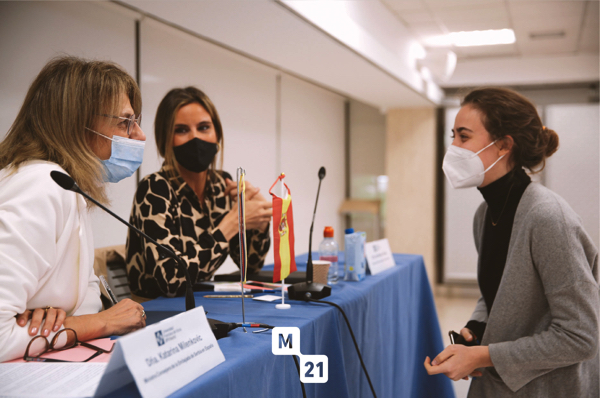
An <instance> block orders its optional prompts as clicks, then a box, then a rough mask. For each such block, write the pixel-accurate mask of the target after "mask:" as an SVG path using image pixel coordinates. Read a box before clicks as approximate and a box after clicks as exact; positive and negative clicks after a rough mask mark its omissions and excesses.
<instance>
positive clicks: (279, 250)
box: [269, 173, 296, 282]
mask: <svg viewBox="0 0 600 398" xmlns="http://www.w3.org/2000/svg"><path fill="white" fill-rule="evenodd" d="M284 178H285V174H283V173H281V175H280V176H279V177H277V179H276V180H275V182H274V183H273V185H272V186H271V189H269V193H270V194H271V196H272V197H273V248H274V255H275V268H274V271H273V282H279V281H280V280H282V279H285V278H286V277H287V276H288V275H289V274H291V273H292V272H295V271H296V259H295V253H294V216H293V212H292V193H291V192H290V188H288V186H287V185H286V184H285V183H284V182H283V179H284ZM279 181H281V183H282V184H283V186H284V187H285V189H286V190H287V194H286V197H285V198H280V197H279V196H277V195H275V194H274V193H273V192H271V191H272V190H273V187H275V185H276V184H277V182H279Z"/></svg>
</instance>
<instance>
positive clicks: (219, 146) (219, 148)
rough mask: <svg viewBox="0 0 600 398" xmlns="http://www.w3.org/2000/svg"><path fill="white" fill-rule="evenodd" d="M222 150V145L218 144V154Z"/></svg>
mask: <svg viewBox="0 0 600 398" xmlns="http://www.w3.org/2000/svg"><path fill="white" fill-rule="evenodd" d="M220 150H221V144H219V143H218V142H217V152H219V151H220Z"/></svg>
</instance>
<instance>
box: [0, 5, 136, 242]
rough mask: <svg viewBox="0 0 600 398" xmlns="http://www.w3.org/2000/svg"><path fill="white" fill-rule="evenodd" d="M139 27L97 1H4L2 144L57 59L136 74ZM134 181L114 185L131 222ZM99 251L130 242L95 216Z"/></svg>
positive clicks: (0, 17) (116, 200)
mask: <svg viewBox="0 0 600 398" xmlns="http://www.w3.org/2000/svg"><path fill="white" fill-rule="evenodd" d="M134 27H135V22H134V16H132V13H131V12H130V11H128V10H125V9H122V8H121V7H116V6H114V5H105V4H98V3H92V2H0V36H1V37H2V38H3V39H2V40H1V41H0V54H2V57H0V140H1V139H3V138H4V135H5V134H6V132H7V131H8V129H9V128H10V125H11V124H12V122H13V121H14V119H15V117H16V115H17V113H18V111H19V109H20V108H21V105H22V103H23V99H24V98H25V94H26V92H27V89H28V88H29V85H30V84H31V82H32V81H33V80H34V79H35V77H36V76H37V74H38V73H39V71H40V70H41V69H42V67H43V66H44V65H45V64H46V63H47V62H48V60H49V59H50V58H52V57H55V56H58V55H62V54H68V55H75V56H80V57H85V58H96V59H102V60H110V61H114V62H116V63H118V64H119V65H121V66H123V67H124V68H125V69H126V70H127V71H128V72H129V73H130V74H132V75H133V74H134V72H135V36H134V31H135V28H134ZM135 187H136V182H135V179H134V177H132V178H128V179H125V180H123V181H121V182H119V183H118V184H109V188H108V194H109V198H110V199H111V202H112V204H111V206H110V207H111V209H112V210H113V211H114V212H115V213H117V214H118V215H120V216H121V217H125V218H128V217H129V211H130V208H131V198H132V197H133V194H134V192H135ZM92 221H93V232H94V243H95V246H96V247H102V246H107V245H116V244H124V243H125V235H126V232H127V231H126V227H125V226H123V225H122V224H120V223H119V222H118V221H116V220H114V219H113V218H112V217H111V216H109V215H107V214H105V213H103V212H101V211H100V210H95V211H93V213H92Z"/></svg>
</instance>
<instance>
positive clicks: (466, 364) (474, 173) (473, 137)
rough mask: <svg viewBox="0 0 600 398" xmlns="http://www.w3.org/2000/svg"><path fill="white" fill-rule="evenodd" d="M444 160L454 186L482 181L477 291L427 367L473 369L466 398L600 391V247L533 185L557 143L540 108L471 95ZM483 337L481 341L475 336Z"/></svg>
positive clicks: (504, 94)
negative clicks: (454, 339)
mask: <svg viewBox="0 0 600 398" xmlns="http://www.w3.org/2000/svg"><path fill="white" fill-rule="evenodd" d="M453 132H454V141H453V144H452V146H451V147H450V148H449V149H448V153H447V154H446V156H445V158H444V164H443V169H444V172H445V174H446V177H447V178H448V180H449V182H450V184H451V185H452V186H453V187H454V188H467V187H478V189H479V191H480V192H481V194H482V195H483V197H484V199H485V201H484V202H483V203H482V204H481V206H480V207H479V209H478V210H477V212H476V214H475V219H474V222H473V234H474V237H475V246H476V248H477V252H478V254H479V260H478V282H479V287H480V290H481V294H482V295H481V298H480V299H479V301H478V303H477V306H476V308H475V311H474V312H473V315H472V316H471V320H470V321H469V322H468V323H467V325H466V327H465V328H463V329H462V330H461V334H462V335H463V337H464V338H465V339H466V340H467V341H468V342H469V343H475V345H473V346H465V345H459V344H455V345H451V346H449V347H447V348H446V349H445V350H444V351H442V352H441V353H440V354H439V355H438V356H437V357H436V358H434V359H433V361H430V359H429V358H426V360H425V367H426V368H427V371H428V372H429V374H439V373H443V374H445V375H447V376H448V377H450V378H451V379H453V380H459V379H461V378H468V376H469V375H471V376H473V377H475V378H474V379H473V381H472V382H471V387H470V390H469V397H517V396H518V397H528V398H529V397H598V396H599V395H600V391H599V380H600V373H599V356H598V344H599V336H598V321H599V313H600V310H599V308H600V294H599V293H600V289H599V285H598V250H597V248H596V247H595V246H594V244H593V243H592V241H591V239H590V237H589V236H588V235H587V233H586V232H585V231H584V229H583V227H582V225H581V221H580V218H579V216H577V214H575V212H574V211H573V210H572V209H571V207H570V206H569V205H568V204H567V203H566V202H565V201H564V200H563V199H562V198H561V197H560V196H558V195H557V194H555V193H554V192H552V191H550V190H549V189H547V188H545V187H543V186H542V185H540V184H536V183H532V182H531V179H530V178H529V176H528V175H527V174H526V173H525V171H524V168H525V169H528V170H529V171H536V170H537V171H539V170H541V169H542V168H543V167H544V165H545V159H546V158H547V157H549V156H551V155H552V154H553V153H554V152H555V151H556V150H557V149H558V135H557V134H556V133H555V132H554V131H552V130H550V129H547V128H546V127H544V126H543V125H542V123H541V120H540V118H539V115H538V114H537V111H536V109H535V107H534V106H533V105H532V104H531V103H530V102H529V101H528V100H527V99H526V98H524V97H522V96H521V95H519V94H517V93H515V92H513V91H510V90H506V89H498V88H486V89H479V90H475V91H473V92H471V93H470V94H469V95H467V96H466V97H465V99H464V101H463V104H462V107H461V109H460V112H459V113H458V115H457V117H456V121H455V125H454V129H453ZM479 342H480V344H477V343H479Z"/></svg>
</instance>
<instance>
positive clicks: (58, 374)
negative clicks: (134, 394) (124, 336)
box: [0, 362, 107, 398]
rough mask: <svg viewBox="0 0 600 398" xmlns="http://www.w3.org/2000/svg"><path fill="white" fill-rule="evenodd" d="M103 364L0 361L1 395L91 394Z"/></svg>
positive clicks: (65, 395)
mask: <svg viewBox="0 0 600 398" xmlns="http://www.w3.org/2000/svg"><path fill="white" fill-rule="evenodd" d="M106 366H107V364H106V363H81V362H80V363H60V362H53V363H50V362H46V363H1V364H0V396H1V397H36V398H37V397H48V398H53V397H91V396H93V395H94V392H95V391H96V388H97V387H98V383H99V382H100V378H101V377H102V374H103V372H104V369H105V368H106Z"/></svg>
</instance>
